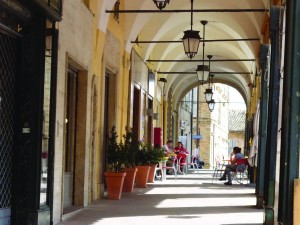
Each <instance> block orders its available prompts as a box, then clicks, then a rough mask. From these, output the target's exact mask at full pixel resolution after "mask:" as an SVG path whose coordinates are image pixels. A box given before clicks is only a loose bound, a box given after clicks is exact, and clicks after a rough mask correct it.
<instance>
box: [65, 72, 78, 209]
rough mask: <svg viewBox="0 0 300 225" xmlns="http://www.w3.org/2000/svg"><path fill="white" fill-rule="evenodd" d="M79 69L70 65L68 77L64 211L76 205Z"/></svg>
mask: <svg viewBox="0 0 300 225" xmlns="http://www.w3.org/2000/svg"><path fill="white" fill-rule="evenodd" d="M77 89H78V71H77V70H75V69H73V68H71V67H69V69H68V78H67V92H66V93H67V97H66V100H67V108H66V116H65V123H66V128H65V132H66V134H65V135H66V136H65V137H66V141H65V174H64V213H65V212H66V211H69V210H68V209H67V208H68V207H71V206H73V205H74V191H75V190H74V187H75V163H76V162H75V158H76V118H77Z"/></svg>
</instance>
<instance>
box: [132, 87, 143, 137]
mask: <svg viewBox="0 0 300 225" xmlns="http://www.w3.org/2000/svg"><path fill="white" fill-rule="evenodd" d="M140 96H141V91H140V90H139V89H138V88H136V87H135V88H134V94H133V114H132V115H133V118H132V121H133V132H134V134H135V137H139V130H140V129H139V127H140Z"/></svg>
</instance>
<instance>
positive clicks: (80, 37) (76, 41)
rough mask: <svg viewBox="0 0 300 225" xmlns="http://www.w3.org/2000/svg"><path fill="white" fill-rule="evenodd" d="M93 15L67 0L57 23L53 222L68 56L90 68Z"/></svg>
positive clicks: (58, 207)
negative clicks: (60, 18)
mask: <svg viewBox="0 0 300 225" xmlns="http://www.w3.org/2000/svg"><path fill="white" fill-rule="evenodd" d="M92 35H93V15H92V13H91V12H90V11H89V9H88V8H87V7H86V6H85V5H84V3H83V1H82V0H67V1H64V3H63V16H62V21H61V22H60V23H59V41H58V65H57V100H56V131H55V134H56V137H55V157H54V185H53V187H54V193H53V194H54V196H53V222H54V224H57V223H58V222H59V221H60V220H61V216H62V204H63V203H62V199H63V173H64V171H63V168H64V162H63V150H64V139H63V138H64V136H63V135H64V130H63V129H64V122H65V121H64V120H65V118H64V115H65V79H66V73H67V71H66V69H67V55H69V56H70V57H71V58H72V59H73V60H74V61H76V62H77V63H78V64H79V65H81V66H82V68H84V69H85V70H87V71H89V70H90V68H91V62H92V43H93V42H92V41H93V39H92V37H93V36H92ZM91 77H92V76H91V74H90V72H88V85H89V87H88V94H87V98H88V101H87V102H88V104H87V106H86V107H87V109H88V110H87V123H86V124H87V126H88V127H87V129H86V131H87V132H86V145H85V146H86V149H87V151H86V164H85V182H84V183H85V184H84V189H85V196H84V204H85V205H86V204H87V200H88V158H89V157H88V153H89V151H88V147H89V131H90V129H89V124H90V123H89V115H90V89H91V88H90V85H91Z"/></svg>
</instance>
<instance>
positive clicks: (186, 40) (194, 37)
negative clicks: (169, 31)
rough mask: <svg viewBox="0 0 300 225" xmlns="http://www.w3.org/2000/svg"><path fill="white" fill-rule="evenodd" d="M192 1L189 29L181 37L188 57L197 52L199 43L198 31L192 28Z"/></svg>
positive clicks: (192, 1) (192, 56)
mask: <svg viewBox="0 0 300 225" xmlns="http://www.w3.org/2000/svg"><path fill="white" fill-rule="evenodd" d="M193 3H194V0H191V29H190V30H186V31H184V32H183V33H184V35H183V38H182V42H183V48H184V52H185V54H186V55H187V56H188V57H189V58H190V59H192V58H194V56H195V55H196V54H197V53H198V48H199V43H200V35H199V32H200V31H196V30H193Z"/></svg>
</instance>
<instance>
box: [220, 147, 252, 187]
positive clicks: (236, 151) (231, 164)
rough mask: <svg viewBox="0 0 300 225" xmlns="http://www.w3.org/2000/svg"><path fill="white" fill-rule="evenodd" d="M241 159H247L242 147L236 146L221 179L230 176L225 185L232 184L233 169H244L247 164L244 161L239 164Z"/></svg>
mask: <svg viewBox="0 0 300 225" xmlns="http://www.w3.org/2000/svg"><path fill="white" fill-rule="evenodd" d="M239 159H245V156H244V155H243V154H242V153H241V148H239V147H234V148H233V152H232V153H231V155H230V160H229V164H228V165H226V169H225V171H224V174H223V176H222V177H221V178H220V179H219V180H226V176H227V177H228V182H226V183H224V184H225V185H232V178H231V172H232V171H237V170H238V171H244V170H245V168H246V165H245V164H244V163H242V164H237V161H238V160H239Z"/></svg>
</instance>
